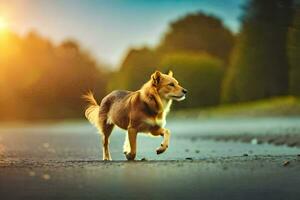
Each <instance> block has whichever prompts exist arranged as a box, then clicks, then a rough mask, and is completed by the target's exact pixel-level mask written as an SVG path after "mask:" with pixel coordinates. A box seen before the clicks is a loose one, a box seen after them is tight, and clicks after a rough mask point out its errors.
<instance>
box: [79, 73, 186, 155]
mask: <svg viewBox="0 0 300 200" xmlns="http://www.w3.org/2000/svg"><path fill="white" fill-rule="evenodd" d="M186 93H187V90H186V89H184V88H183V87H181V86H180V85H179V83H178V81H177V80H176V79H175V78H174V77H173V72H172V71H169V73H168V74H163V73H161V72H159V71H155V72H154V73H153V74H152V75H151V78H150V80H149V81H148V82H146V83H145V84H144V85H143V86H142V87H141V89H140V90H137V91H126V90H115V91H113V92H111V93H110V94H108V95H107V96H105V97H104V98H103V99H102V101H101V103H100V104H98V103H97V101H96V100H95V98H94V96H93V94H92V93H91V92H90V93H88V94H86V95H84V98H85V99H86V100H87V101H88V102H89V106H88V108H87V109H86V111H85V116H86V118H87V119H88V120H89V121H90V123H92V124H93V125H94V126H96V127H97V129H98V131H99V132H100V133H101V134H102V144H103V160H111V156H110V152H109V136H110V135H111V132H112V130H113V128H114V126H115V125H116V126H118V127H120V128H122V129H124V130H127V131H128V132H127V134H126V139H125V142H124V147H123V149H124V154H125V155H126V158H127V160H134V159H135V156H136V138H137V134H138V133H139V132H142V133H150V134H151V135H153V136H162V137H163V142H162V143H161V146H160V147H159V148H157V149H156V152H157V154H161V153H163V152H164V151H165V150H166V149H167V148H168V146H169V141H170V131H169V130H168V129H165V128H164V126H165V125H166V116H167V114H168V112H169V111H170V107H171V104H172V101H173V100H176V101H182V100H184V99H185V95H186Z"/></svg>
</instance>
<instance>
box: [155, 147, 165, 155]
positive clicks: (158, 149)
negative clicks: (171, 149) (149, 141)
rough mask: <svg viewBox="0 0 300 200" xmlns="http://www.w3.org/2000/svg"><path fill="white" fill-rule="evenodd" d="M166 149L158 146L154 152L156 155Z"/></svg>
mask: <svg viewBox="0 0 300 200" xmlns="http://www.w3.org/2000/svg"><path fill="white" fill-rule="evenodd" d="M166 150H167V148H165V147H159V148H157V149H156V154H157V155H158V154H161V153H163V152H165V151H166Z"/></svg>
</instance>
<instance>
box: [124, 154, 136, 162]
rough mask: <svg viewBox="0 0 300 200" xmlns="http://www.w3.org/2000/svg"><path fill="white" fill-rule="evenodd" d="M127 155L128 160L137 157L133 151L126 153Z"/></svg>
mask: <svg viewBox="0 0 300 200" xmlns="http://www.w3.org/2000/svg"><path fill="white" fill-rule="evenodd" d="M125 156H126V158H127V160H134V159H135V154H133V153H125Z"/></svg>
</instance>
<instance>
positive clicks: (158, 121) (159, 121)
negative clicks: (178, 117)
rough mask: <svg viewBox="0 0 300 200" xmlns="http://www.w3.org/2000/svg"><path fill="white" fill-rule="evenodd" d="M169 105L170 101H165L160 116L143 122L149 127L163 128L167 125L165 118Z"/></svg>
mask: <svg viewBox="0 0 300 200" xmlns="http://www.w3.org/2000/svg"><path fill="white" fill-rule="evenodd" d="M171 105H172V100H169V101H167V102H166V103H164V108H163V112H162V113H161V114H158V115H157V116H155V117H154V118H149V119H147V120H145V122H146V123H147V124H149V125H151V126H159V127H162V128H163V127H165V125H166V123H167V122H166V117H167V114H168V113H169V111H170V107H171Z"/></svg>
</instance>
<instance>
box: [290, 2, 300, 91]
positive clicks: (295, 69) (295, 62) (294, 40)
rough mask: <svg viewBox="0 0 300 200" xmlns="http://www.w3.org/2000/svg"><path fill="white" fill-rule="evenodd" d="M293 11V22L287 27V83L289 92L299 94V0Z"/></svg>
mask: <svg viewBox="0 0 300 200" xmlns="http://www.w3.org/2000/svg"><path fill="white" fill-rule="evenodd" d="M297 3H298V4H296V6H295V11H294V19H293V23H292V25H291V27H290V29H289V39H288V55H289V64H290V72H289V78H290V80H289V83H290V86H289V87H290V94H292V95H296V96H300V1H298V2H297Z"/></svg>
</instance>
